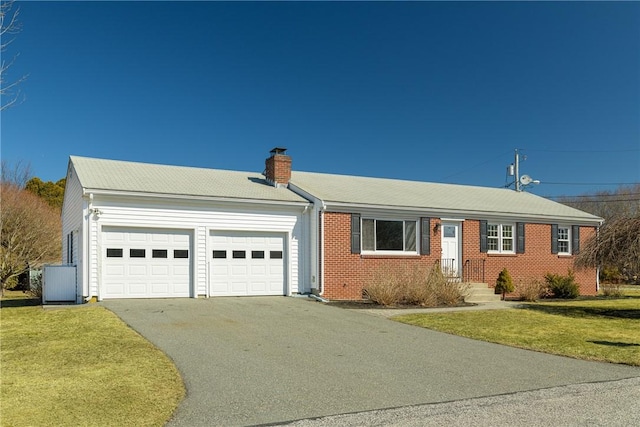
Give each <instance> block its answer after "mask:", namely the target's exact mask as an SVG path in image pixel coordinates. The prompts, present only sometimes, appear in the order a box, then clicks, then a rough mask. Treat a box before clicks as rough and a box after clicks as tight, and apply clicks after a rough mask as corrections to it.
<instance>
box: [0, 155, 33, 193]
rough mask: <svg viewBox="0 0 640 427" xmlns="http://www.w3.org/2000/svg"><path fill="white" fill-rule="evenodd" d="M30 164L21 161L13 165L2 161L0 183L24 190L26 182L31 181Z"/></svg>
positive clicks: (0, 164)
mask: <svg viewBox="0 0 640 427" xmlns="http://www.w3.org/2000/svg"><path fill="white" fill-rule="evenodd" d="M31 178H32V175H31V164H30V163H28V162H24V161H22V160H19V161H17V162H16V163H14V164H13V165H12V164H10V163H9V162H7V161H6V160H5V159H2V162H1V163H0V182H3V183H11V184H14V185H16V186H18V187H19V188H26V186H27V182H29V180H31Z"/></svg>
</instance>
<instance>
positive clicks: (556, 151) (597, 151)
mask: <svg viewBox="0 0 640 427" xmlns="http://www.w3.org/2000/svg"><path fill="white" fill-rule="evenodd" d="M522 151H533V152H539V153H635V152H640V148H628V149H624V150H538V149H535V148H534V149H528V148H523V149H522Z"/></svg>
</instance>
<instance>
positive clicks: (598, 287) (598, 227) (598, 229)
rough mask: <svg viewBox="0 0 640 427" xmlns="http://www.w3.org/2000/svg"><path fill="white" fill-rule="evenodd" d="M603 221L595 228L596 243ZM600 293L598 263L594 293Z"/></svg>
mask: <svg viewBox="0 0 640 427" xmlns="http://www.w3.org/2000/svg"><path fill="white" fill-rule="evenodd" d="M603 223H604V220H603V221H600V224H598V226H597V227H596V241H597V239H599V238H600V227H602V224H603ZM598 292H600V263H598V264H596V293H598Z"/></svg>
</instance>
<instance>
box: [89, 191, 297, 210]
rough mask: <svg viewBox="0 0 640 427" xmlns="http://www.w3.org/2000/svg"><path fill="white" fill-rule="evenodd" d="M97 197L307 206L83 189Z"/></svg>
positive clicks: (282, 202) (236, 199)
mask: <svg viewBox="0 0 640 427" xmlns="http://www.w3.org/2000/svg"><path fill="white" fill-rule="evenodd" d="M91 193H93V194H94V195H99V196H110V197H130V198H134V199H139V198H145V199H152V200H185V201H202V202H225V203H240V204H253V205H256V204H257V205H268V206H273V205H277V206H291V207H293V206H295V207H299V208H300V209H301V210H304V209H305V208H307V207H308V206H309V202H307V201H299V202H293V201H285V200H265V199H243V198H234V197H213V196H191V195H183V194H158V193H144V192H134V191H112V190H100V189H91V188H83V196H84V197H88V195H89V194H91Z"/></svg>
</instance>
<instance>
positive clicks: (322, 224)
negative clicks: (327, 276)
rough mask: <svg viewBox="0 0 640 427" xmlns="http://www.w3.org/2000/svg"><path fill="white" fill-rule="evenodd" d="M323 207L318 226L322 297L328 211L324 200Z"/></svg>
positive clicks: (322, 201)
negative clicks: (325, 214) (325, 228)
mask: <svg viewBox="0 0 640 427" xmlns="http://www.w3.org/2000/svg"><path fill="white" fill-rule="evenodd" d="M320 202H321V203H322V207H321V208H320V215H319V218H318V224H319V227H320V268H319V269H318V273H319V274H320V292H319V294H320V296H322V295H324V212H325V211H326V210H327V205H326V204H325V202H324V200H320Z"/></svg>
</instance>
